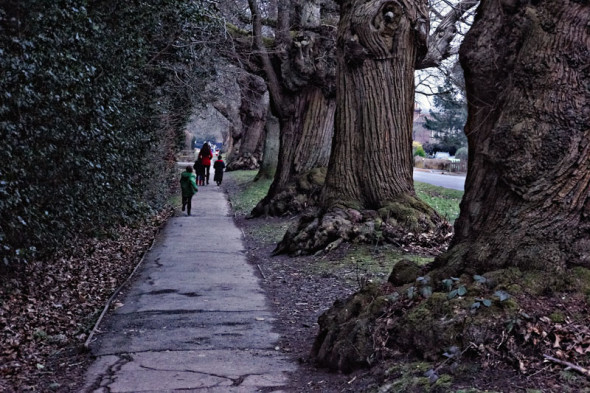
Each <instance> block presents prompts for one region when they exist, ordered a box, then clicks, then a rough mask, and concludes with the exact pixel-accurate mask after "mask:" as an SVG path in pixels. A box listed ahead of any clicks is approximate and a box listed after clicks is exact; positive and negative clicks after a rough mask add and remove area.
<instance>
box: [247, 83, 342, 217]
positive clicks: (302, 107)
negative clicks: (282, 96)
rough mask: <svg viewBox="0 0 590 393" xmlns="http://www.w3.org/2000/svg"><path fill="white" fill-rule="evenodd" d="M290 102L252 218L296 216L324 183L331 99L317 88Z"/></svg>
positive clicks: (333, 106)
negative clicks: (267, 183)
mask: <svg viewBox="0 0 590 393" xmlns="http://www.w3.org/2000/svg"><path fill="white" fill-rule="evenodd" d="M289 99H292V101H293V103H292V108H293V113H292V115H291V116H289V117H288V118H287V119H283V121H281V137H280V139H281V145H280V146H281V148H280V150H279V157H278V166H277V169H276V173H275V177H274V181H273V183H272V185H271V188H270V190H269V192H268V194H267V196H266V197H265V198H264V199H263V200H262V201H260V202H259V203H258V205H257V206H256V207H255V208H254V210H253V212H252V215H254V216H258V215H272V216H280V215H284V214H287V213H297V212H299V211H301V210H303V209H305V208H306V207H307V206H308V205H310V204H314V202H315V200H316V199H317V197H318V195H319V191H320V188H321V186H322V185H323V183H324V177H325V173H326V171H325V169H326V167H327V166H328V159H329V157H330V147H331V141H332V134H333V129H334V110H335V100H334V98H333V97H326V96H325V95H324V93H323V92H322V90H320V89H319V88H317V87H313V86H310V87H307V88H305V89H304V90H303V91H302V92H300V93H298V94H297V95H295V96H293V97H289Z"/></svg>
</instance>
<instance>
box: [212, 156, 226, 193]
mask: <svg viewBox="0 0 590 393" xmlns="http://www.w3.org/2000/svg"><path fill="white" fill-rule="evenodd" d="M213 169H215V176H213V180H214V181H215V182H216V183H217V185H218V186H220V185H221V182H222V180H223V170H224V169H225V162H223V157H221V154H220V155H218V156H217V161H215V163H214V164H213Z"/></svg>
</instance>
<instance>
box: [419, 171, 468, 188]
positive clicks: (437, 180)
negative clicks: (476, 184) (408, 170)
mask: <svg viewBox="0 0 590 393" xmlns="http://www.w3.org/2000/svg"><path fill="white" fill-rule="evenodd" d="M414 181H419V182H422V183H428V184H432V185H435V186H439V187H444V188H452V189H453V190H460V191H463V190H464V187H465V175H443V174H441V173H440V172H424V171H417V170H414Z"/></svg>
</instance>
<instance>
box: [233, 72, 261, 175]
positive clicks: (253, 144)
mask: <svg viewBox="0 0 590 393" xmlns="http://www.w3.org/2000/svg"><path fill="white" fill-rule="evenodd" d="M237 82H238V84H239V86H240V93H241V94H240V95H241V99H242V100H241V101H242V103H241V106H240V118H241V120H242V132H241V133H240V135H239V138H238V137H235V136H234V141H233V148H232V154H231V156H230V157H229V161H228V164H227V170H228V171H235V170H239V169H257V168H258V167H259V165H260V164H259V163H260V160H261V157H262V145H263V142H264V132H263V131H264V123H265V121H266V113H267V110H268V92H267V89H266V83H265V82H264V79H262V78H261V77H259V76H256V75H253V74H250V73H242V74H240V76H239V77H238V80H237Z"/></svg>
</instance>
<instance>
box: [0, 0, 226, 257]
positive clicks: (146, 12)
mask: <svg viewBox="0 0 590 393" xmlns="http://www.w3.org/2000/svg"><path fill="white" fill-rule="evenodd" d="M215 13H216V10H215V9H214V8H213V6H212V3H211V2H207V1H181V0H132V1H119V0H101V1H98V0H95V1H91V0H54V1H46V0H8V1H4V2H3V4H2V5H1V6H0V71H1V72H0V73H1V77H0V97H1V99H0V141H2V142H1V143H0V163H1V165H0V245H1V246H0V264H2V263H3V264H5V265H12V266H14V263H15V262H17V261H23V260H26V259H27V258H28V257H29V256H31V255H37V256H39V255H40V256H42V255H44V254H45V253H48V252H51V251H52V250H54V249H55V248H56V247H60V246H62V247H63V246H67V244H68V241H69V240H71V239H73V238H76V237H78V236H88V235H91V236H92V235H96V234H101V233H106V232H108V231H109V229H110V228H112V227H113V226H116V225H118V224H121V223H130V222H133V221H134V220H137V219H141V218H142V217H144V216H145V215H147V214H149V213H150V212H152V211H154V210H157V209H160V208H162V207H163V205H164V203H165V201H166V198H167V196H168V195H169V185H170V182H171V180H172V177H173V172H172V170H173V164H174V152H175V150H176V149H177V148H178V146H179V143H180V142H179V141H181V140H182V133H181V130H182V127H183V125H184V123H185V121H186V119H187V118H188V116H189V114H190V110H191V108H192V107H193V106H194V103H195V101H196V100H198V98H199V96H198V92H199V91H203V89H202V86H200V85H201V84H203V83H204V81H205V79H206V77H207V75H209V73H210V72H211V69H212V64H213V62H214V58H213V56H212V51H213V48H212V47H211V46H210V44H207V43H215V42H216V40H218V39H222V37H223V35H222V34H219V32H220V29H221V27H222V25H221V24H220V23H219V22H218V21H217V19H216V18H215ZM220 37H221V38H220Z"/></svg>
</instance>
